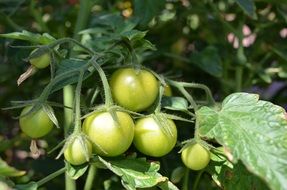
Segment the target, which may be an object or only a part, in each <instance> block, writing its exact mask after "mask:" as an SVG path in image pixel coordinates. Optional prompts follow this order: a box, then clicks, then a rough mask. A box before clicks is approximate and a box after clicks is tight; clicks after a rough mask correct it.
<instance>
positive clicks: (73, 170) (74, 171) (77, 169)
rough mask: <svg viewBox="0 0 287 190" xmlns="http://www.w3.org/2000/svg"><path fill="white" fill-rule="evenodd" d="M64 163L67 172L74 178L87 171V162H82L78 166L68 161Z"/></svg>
mask: <svg viewBox="0 0 287 190" xmlns="http://www.w3.org/2000/svg"><path fill="white" fill-rule="evenodd" d="M65 163H66V168H67V170H66V172H67V174H68V175H69V176H70V177H71V178H72V179H74V180H76V179H78V178H79V177H81V176H82V175H83V174H84V173H85V172H86V171H87V169H88V167H89V165H88V164H82V165H79V166H74V165H71V164H70V163H68V162H65Z"/></svg>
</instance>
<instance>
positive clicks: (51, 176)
mask: <svg viewBox="0 0 287 190" xmlns="http://www.w3.org/2000/svg"><path fill="white" fill-rule="evenodd" d="M65 171H66V168H62V169H59V170H58V171H56V172H54V173H52V174H50V175H48V176H47V177H45V178H43V179H41V180H39V181H38V182H37V185H38V187H39V186H41V185H44V184H45V183H47V182H48V181H50V180H52V179H54V178H55V177H57V176H59V175H61V174H62V173H64V172H65Z"/></svg>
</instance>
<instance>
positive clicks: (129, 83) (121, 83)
mask: <svg viewBox="0 0 287 190" xmlns="http://www.w3.org/2000/svg"><path fill="white" fill-rule="evenodd" d="M110 85H111V91H112V95H113V98H114V100H115V101H116V103H118V104H119V105H120V106H123V107H125V108H127V109H129V110H131V111H136V112H137V111H144V110H146V109H147V108H148V107H150V106H151V105H152V104H153V103H154V101H155V100H156V98H157V96H158V92H159V83H158V81H157V80H156V78H155V77H154V75H153V74H152V73H150V72H149V71H146V70H139V71H136V70H135V69H132V68H125V69H119V70H117V71H115V72H114V73H113V74H112V77H111V80H110Z"/></svg>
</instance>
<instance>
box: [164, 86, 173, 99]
mask: <svg viewBox="0 0 287 190" xmlns="http://www.w3.org/2000/svg"><path fill="white" fill-rule="evenodd" d="M163 95H165V96H172V91H171V88H170V86H169V85H168V84H167V85H166V86H165V87H164V91H163Z"/></svg>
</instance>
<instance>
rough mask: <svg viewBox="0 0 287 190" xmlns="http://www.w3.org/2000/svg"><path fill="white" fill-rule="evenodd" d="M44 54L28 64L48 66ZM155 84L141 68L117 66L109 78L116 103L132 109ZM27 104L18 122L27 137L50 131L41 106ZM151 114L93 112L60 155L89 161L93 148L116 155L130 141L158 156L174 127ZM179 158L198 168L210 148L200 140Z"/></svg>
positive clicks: (150, 99) (148, 101)
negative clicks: (32, 110) (134, 116)
mask: <svg viewBox="0 0 287 190" xmlns="http://www.w3.org/2000/svg"><path fill="white" fill-rule="evenodd" d="M46 56H47V55H45V54H44V55H42V56H41V57H38V58H35V59H39V60H40V61H39V60H38V63H37V64H36V63H33V62H34V61H35V59H32V60H30V61H31V63H32V64H33V65H35V66H36V67H38V68H43V67H44V66H45V65H47V61H48V58H47V57H46ZM44 62H45V63H44ZM159 86H160V83H159V82H158V80H157V79H156V77H155V76H154V75H153V74H152V73H151V72H150V71H148V70H145V69H134V68H123V69H118V70H116V71H115V72H114V73H113V74H112V76H111V78H110V89H111V93H112V97H113V99H114V101H115V103H116V104H117V105H119V106H121V107H122V108H124V109H127V110H130V111H133V112H143V111H150V110H149V109H151V106H152V105H153V104H154V103H155V101H156V100H157V98H158V95H159ZM171 94H172V92H171V88H170V86H166V87H165V89H164V95H165V96H171ZM31 108H32V106H28V107H26V108H24V109H23V111H22V113H21V117H20V127H21V129H22V131H23V132H24V133H26V134H27V135H28V136H30V137H31V138H39V137H43V136H44V135H46V134H47V133H49V132H50V131H51V129H52V128H53V122H52V121H51V119H50V118H49V116H48V115H47V113H46V112H45V111H44V110H43V109H40V110H38V111H37V112H33V113H31V114H29V113H28V111H29V110H30V109H31ZM50 109H52V108H50ZM124 109H123V110H124ZM27 113H28V114H27ZM156 118H157V116H156V114H151V115H147V116H144V117H141V118H139V119H137V120H136V121H135V122H134V120H133V118H132V117H131V115H130V114H129V113H128V112H125V111H118V110H110V111H95V112H93V113H91V114H89V116H88V117H86V118H85V120H84V122H83V126H82V132H83V133H84V135H85V137H84V138H82V136H81V137H77V136H76V137H75V138H72V139H70V140H69V143H68V144H67V145H66V147H65V150H64V156H65V159H66V161H68V162H69V163H71V164H73V165H81V164H83V163H85V162H87V161H88V160H89V158H90V157H91V156H92V153H95V154H97V155H100V156H106V157H114V156H119V155H121V154H123V153H124V152H126V151H127V149H128V148H129V147H130V146H131V144H134V146H135V147H136V148H137V149H138V151H139V152H141V153H143V154H145V155H148V156H152V157H162V156H164V155H166V154H168V153H169V152H170V151H171V150H172V149H173V148H174V146H175V144H176V142H177V128H176V125H175V123H174V122H173V120H171V119H168V118H166V119H165V121H164V122H159V121H158V119H156ZM181 157H182V161H183V163H184V164H185V165H186V166H187V167H188V168H190V169H193V170H200V169H203V168H204V167H205V166H206V165H207V164H208V162H209V160H210V155H209V151H208V150H207V149H206V148H204V147H202V146H201V145H200V144H192V145H190V146H188V147H187V148H185V149H184V150H183V151H182V155H181Z"/></svg>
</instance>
